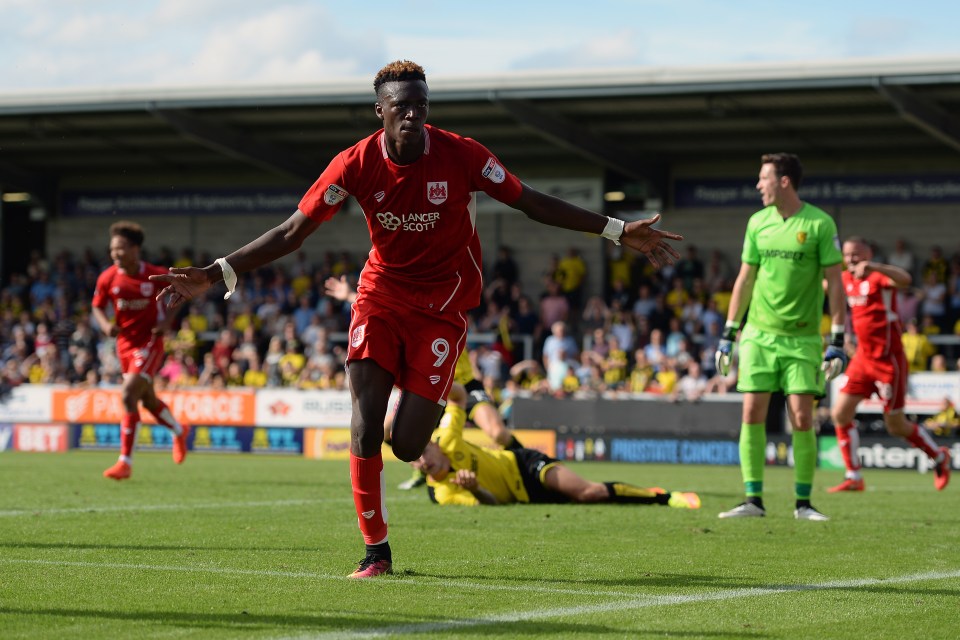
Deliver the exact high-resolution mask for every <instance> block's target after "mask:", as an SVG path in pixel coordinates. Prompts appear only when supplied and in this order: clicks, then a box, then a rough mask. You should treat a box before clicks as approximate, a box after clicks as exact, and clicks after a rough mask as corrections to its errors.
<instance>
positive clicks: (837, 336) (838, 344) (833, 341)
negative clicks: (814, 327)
mask: <svg viewBox="0 0 960 640" xmlns="http://www.w3.org/2000/svg"><path fill="white" fill-rule="evenodd" d="M848 362H850V358H848V357H847V354H846V352H845V351H844V350H843V327H840V326H837V325H834V326H833V327H832V328H831V331H830V344H829V345H827V350H826V351H825V352H824V353H823V365H821V369H823V371H824V373H826V374H827V382H829V381H830V380H833V379H834V378H836V377H837V376H839V375H840V374H841V373H843V372H844V371H845V370H846V368H847V363H848Z"/></svg>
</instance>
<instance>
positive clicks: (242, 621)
mask: <svg viewBox="0 0 960 640" xmlns="http://www.w3.org/2000/svg"><path fill="white" fill-rule="evenodd" d="M2 615H14V616H36V617H39V618H64V619H65V621H68V622H69V623H70V625H71V628H72V629H74V630H76V625H77V620H78V619H81V620H82V619H88V620H90V621H91V624H98V623H102V622H104V621H118V622H123V623H126V622H131V623H140V624H147V625H151V626H153V627H154V630H156V626H157V625H162V626H164V627H168V628H169V629H170V630H171V632H172V631H173V630H174V629H215V628H218V629H235V630H237V631H240V630H245V631H258V630H265V631H270V630H283V631H284V632H287V633H291V632H301V633H305V632H313V633H318V632H332V631H340V632H345V633H350V632H354V633H363V632H367V633H374V634H383V635H411V636H413V635H416V636H418V637H419V636H422V635H425V634H428V633H434V634H437V635H438V636H440V637H442V636H444V635H446V636H449V635H450V634H455V633H456V631H457V630H458V629H470V630H471V633H472V634H475V635H484V636H490V637H507V638H516V637H520V636H523V635H530V634H535V635H540V634H559V635H560V637H569V636H571V635H574V634H586V633H591V634H596V635H614V636H617V637H622V636H623V633H624V630H623V629H622V628H621V627H614V626H605V625H597V624H586V623H582V624H578V623H568V622H550V621H544V620H533V621H522V622H508V621H501V620H490V619H486V620H485V619H482V618H480V619H475V620H471V619H463V620H462V621H455V622H451V620H450V618H447V617H441V616H421V617H415V616H402V617H399V619H398V616H397V614H396V613H391V614H390V616H391V619H390V620H389V621H385V620H384V619H383V618H376V617H372V616H371V617H368V618H365V617H364V616H367V615H369V614H358V613H353V612H338V613H333V612H328V613H327V615H315V616H311V615H287V614H282V615H260V614H256V613H247V612H240V613H191V612H184V611H114V610H101V609H61V608H47V609H44V608H26V607H23V608H18V607H0V616H2ZM45 624H47V625H55V624H56V623H54V622H50V621H47V622H45ZM47 630H48V631H49V630H51V629H50V628H49V627H48V628H47ZM127 630H128V631H133V629H132V628H128V629H127ZM637 634H638V635H639V636H641V637H643V636H647V635H650V636H658V637H661V636H670V637H685V636H690V637H717V638H725V637H731V638H765V637H768V636H767V634H763V633H756V632H747V631H745V630H743V629H738V630H736V631H731V632H709V631H677V630H674V629H669V630H667V629H643V630H637Z"/></svg>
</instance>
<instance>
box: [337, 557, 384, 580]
mask: <svg viewBox="0 0 960 640" xmlns="http://www.w3.org/2000/svg"><path fill="white" fill-rule="evenodd" d="M387 573H393V563H392V562H390V561H389V560H384V559H383V558H381V557H379V556H375V555H372V554H368V555H367V557H366V558H364V559H363V560H361V561H360V566H358V567H357V570H356V571H354V572H353V573H351V574H350V575H349V576H347V577H348V578H375V577H376V576H382V575H384V574H387Z"/></svg>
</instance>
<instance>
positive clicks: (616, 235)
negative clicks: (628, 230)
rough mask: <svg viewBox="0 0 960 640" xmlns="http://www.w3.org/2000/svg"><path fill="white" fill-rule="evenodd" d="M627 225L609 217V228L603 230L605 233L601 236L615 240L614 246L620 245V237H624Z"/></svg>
mask: <svg viewBox="0 0 960 640" xmlns="http://www.w3.org/2000/svg"><path fill="white" fill-rule="evenodd" d="M625 224H626V223H625V222H624V221H623V220H618V219H616V218H611V217H609V216H608V217H607V226H605V227H604V228H603V233H601V234H600V235H601V236H603V237H604V238H608V239H610V240H613V244H615V245H617V246H619V245H620V236H622V235H623V227H624V225H625Z"/></svg>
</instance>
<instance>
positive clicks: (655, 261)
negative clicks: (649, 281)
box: [620, 213, 683, 269]
mask: <svg viewBox="0 0 960 640" xmlns="http://www.w3.org/2000/svg"><path fill="white" fill-rule="evenodd" d="M659 221H660V214H659V213H658V214H656V215H655V216H653V217H652V218H648V219H647V220H634V221H633V222H628V223H627V224H626V225H625V226H624V227H623V235H622V236H620V242H621V243H622V244H624V245H626V246H628V247H630V248H631V249H636V250H637V251H639V252H641V253H642V254H643V255H645V256H646V257H647V260H649V261H650V264H652V265H653V266H654V267H656V268H658V269H659V268H660V267H665V266H667V265H668V264H673V263H674V262H675V261H676V260H677V259H678V258H679V257H680V254H679V253H677V250H676V249H674V248H673V247H672V246H670V244H668V243H667V242H666V241H667V240H683V236H681V235H680V234H678V233H673V232H672V231H661V230H660V229H654V228H653V225H655V224H656V223H657V222H659Z"/></svg>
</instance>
